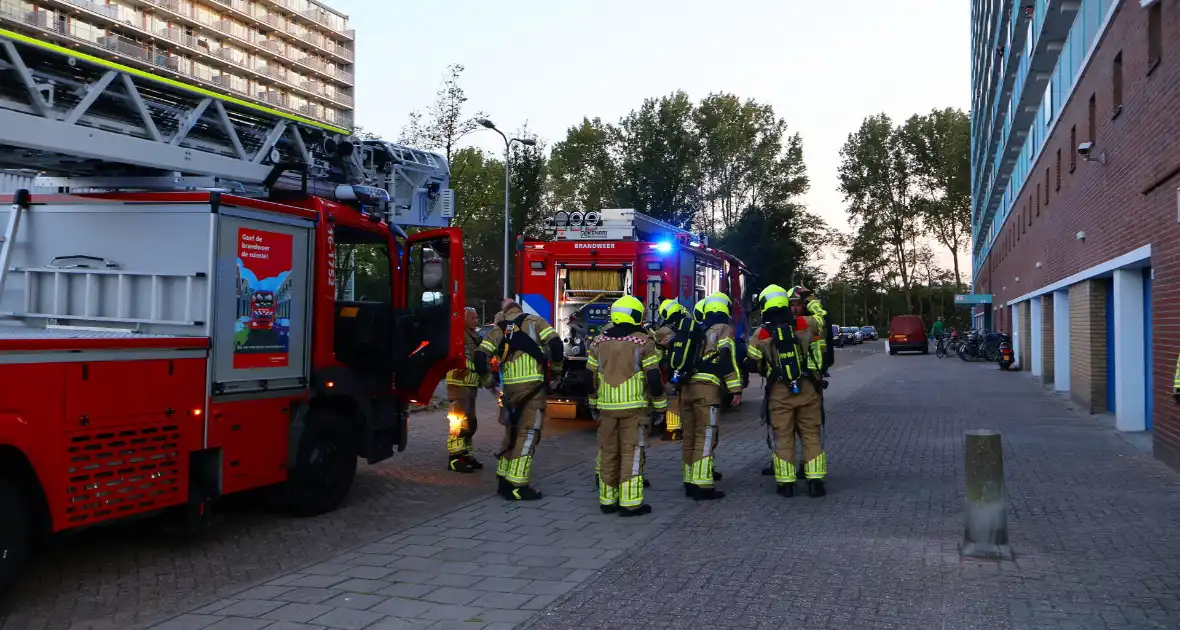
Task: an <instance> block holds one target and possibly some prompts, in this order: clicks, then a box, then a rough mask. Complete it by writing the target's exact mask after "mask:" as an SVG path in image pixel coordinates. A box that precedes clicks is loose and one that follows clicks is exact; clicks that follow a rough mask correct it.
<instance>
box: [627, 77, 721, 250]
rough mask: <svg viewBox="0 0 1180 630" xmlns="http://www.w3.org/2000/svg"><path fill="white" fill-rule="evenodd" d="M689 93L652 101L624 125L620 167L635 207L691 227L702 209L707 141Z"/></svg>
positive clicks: (660, 217) (633, 113)
mask: <svg viewBox="0 0 1180 630" xmlns="http://www.w3.org/2000/svg"><path fill="white" fill-rule="evenodd" d="M693 114H694V108H693V105H692V101H691V100H689V98H688V95H687V94H685V93H684V92H676V93H675V94H672V95H671V96H664V97H662V98H659V99H654V98H649V99H647V100H645V101H644V102H643V105H642V106H641V107H640V108H639V109H638V110H635V111H632V112H631V113H630V114H628V115H627V116H626V117H624V118H623V120H622V122H620V123H619V130H620V133H619V142H618V144H619V151H620V153H621V164H620V169H621V171H622V179H623V182H624V183H623V186H624V188H625V194H626V196H627V198H628V199H629V201H630V205H631V207H633V208H635V210H637V211H639V212H642V213H644V214H647V215H650V216H653V217H655V218H657V219H660V220H662V221H667V222H668V223H671V224H673V225H676V226H681V227H686V226H688V225H689V224H691V222H692V219H693V217H695V216H696V213H697V211H698V210H699V209H700V206H701V201H700V194H701V185H700V184H701V181H700V180H701V165H700V154H701V141H700V137H699V136H698V135H697V134H696V130H695V129H694V126H693Z"/></svg>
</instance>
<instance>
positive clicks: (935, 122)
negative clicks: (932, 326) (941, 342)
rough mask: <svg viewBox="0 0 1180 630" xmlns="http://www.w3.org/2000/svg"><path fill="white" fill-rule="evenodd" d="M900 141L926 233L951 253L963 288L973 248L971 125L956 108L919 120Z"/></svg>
mask: <svg viewBox="0 0 1180 630" xmlns="http://www.w3.org/2000/svg"><path fill="white" fill-rule="evenodd" d="M901 139H902V142H903V145H904V147H905V149H906V152H907V153H908V154H909V156H910V161H911V164H912V165H913V172H914V174H915V175H916V181H917V184H918V187H919V191H920V192H919V194H920V199H918V200H917V201H918V203H916V204H915V209H916V210H917V212H918V214H919V215H920V216H921V217H922V222H923V224H924V225H925V227H926V228H927V230H928V232H927V233H928V234H929V235H930V236H933V237H934V238H935V239H936V240H937V241H938V242H939V243H942V245H943V246H945V247H946V248H947V249H948V250H950V252H951V257H952V260H953V265H954V276H955V286H956V287H961V286H962V285H963V281H962V275H961V272H960V270H959V254H960V253H961V252H962V251H963V250H964V249H965V248H966V246H967V244H968V243H970V242H971V157H970V150H971V122H970V120H969V118H968V116H967V114H965V113H964V112H963V111H962V110H959V109H953V108H946V109H941V110H940V109H936V110H933V111H931V112H930V113H929V114H926V115H925V116H919V115H917V114H915V115H914V116H911V117H910V119H909V120H907V121H906V123H905V126H904V127H902V130H901Z"/></svg>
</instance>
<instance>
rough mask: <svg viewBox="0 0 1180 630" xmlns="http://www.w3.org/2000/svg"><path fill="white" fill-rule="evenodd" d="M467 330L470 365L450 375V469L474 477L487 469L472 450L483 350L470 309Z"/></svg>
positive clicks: (476, 319)
mask: <svg viewBox="0 0 1180 630" xmlns="http://www.w3.org/2000/svg"><path fill="white" fill-rule="evenodd" d="M464 316H465V318H466V320H465V322H464V323H465V324H466V325H467V330H466V331H465V332H464V338H463V341H464V354H465V355H466V359H467V365H466V366H465V367H463V368H459V369H454V370H451V371H449V372H447V400H448V401H449V402H450V406H451V408H450V411H449V412H448V413H447V419H448V420H449V421H450V430H449V432H448V435H447V459H448V462H447V468H449V469H450V470H453V471H455V472H459V473H473V472H475V471H476V470H480V469H482V468H483V464H482V463H481V462H480V461H479V460H477V459H476V458H475V454H474V452H473V450H472V443H471V442H472V437H474V436H475V431H476V429H477V428H478V426H479V425H478V422H477V420H476V417H475V397H476V393H477V392H479V385H480V380H481V379H480V377H479V374H477V373H476V371H475V352H476V350H478V349H479V344H480V340H479V333H478V331H479V315H478V314H477V313H476V312H475V309H474V308H471V307H470V306H469V307H467V309H466V310H465V312H464Z"/></svg>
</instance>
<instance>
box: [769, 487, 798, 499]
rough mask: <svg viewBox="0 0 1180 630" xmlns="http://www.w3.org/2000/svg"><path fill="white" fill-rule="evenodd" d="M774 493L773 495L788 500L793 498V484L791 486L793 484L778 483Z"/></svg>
mask: <svg viewBox="0 0 1180 630" xmlns="http://www.w3.org/2000/svg"><path fill="white" fill-rule="evenodd" d="M774 492H775V494H777V495H779V496H780V497H787V498H788V499H789V498H791V497H793V496H795V484H793V483H780V484H778V487H777V488H775V490H774Z"/></svg>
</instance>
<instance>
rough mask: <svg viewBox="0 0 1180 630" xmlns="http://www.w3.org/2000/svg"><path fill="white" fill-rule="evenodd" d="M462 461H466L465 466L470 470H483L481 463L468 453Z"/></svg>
mask: <svg viewBox="0 0 1180 630" xmlns="http://www.w3.org/2000/svg"><path fill="white" fill-rule="evenodd" d="M463 459H464V460H466V461H467V465H468V466H471V469H472V470H483V462H481V461H479V460H478V459H476V458H475V455H472V454H471V453H468V454H466V455H464V456H463Z"/></svg>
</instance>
